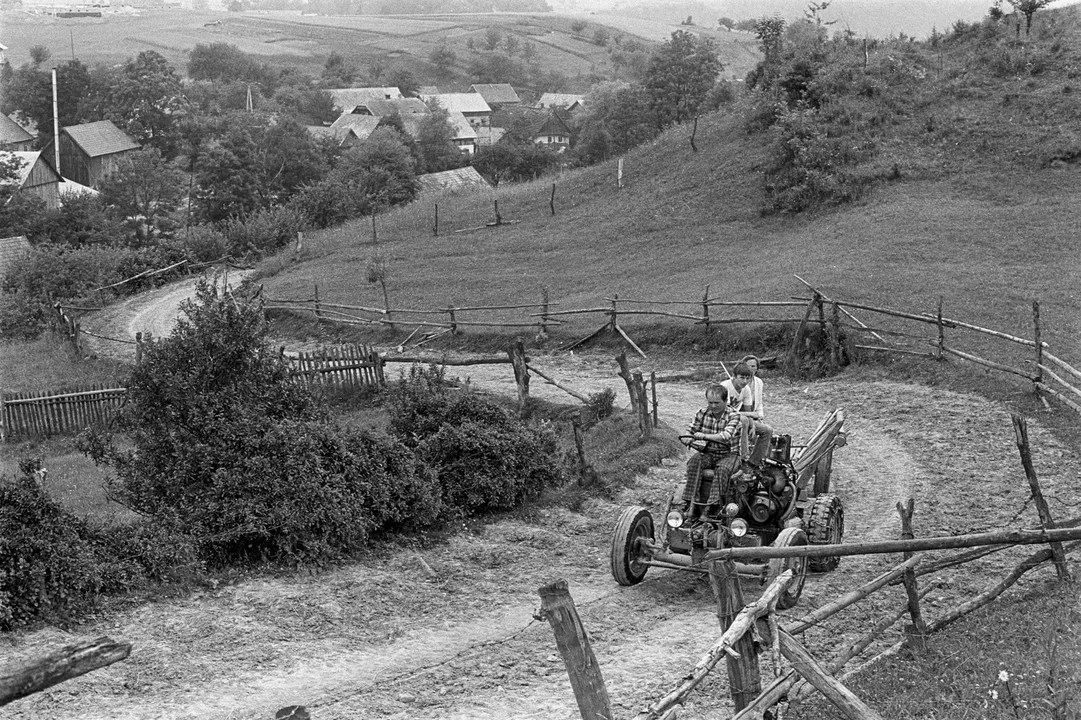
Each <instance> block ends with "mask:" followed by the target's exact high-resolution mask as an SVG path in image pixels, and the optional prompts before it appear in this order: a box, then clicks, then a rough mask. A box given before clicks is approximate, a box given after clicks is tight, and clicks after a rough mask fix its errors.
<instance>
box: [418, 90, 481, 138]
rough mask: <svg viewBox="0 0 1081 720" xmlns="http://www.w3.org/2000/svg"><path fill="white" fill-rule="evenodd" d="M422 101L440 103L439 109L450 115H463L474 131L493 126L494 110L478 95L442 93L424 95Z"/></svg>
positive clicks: (429, 103)
mask: <svg viewBox="0 0 1081 720" xmlns="http://www.w3.org/2000/svg"><path fill="white" fill-rule="evenodd" d="M421 100H423V101H424V102H426V103H428V106H429V107H431V105H432V103H438V105H439V107H441V108H443V109H444V110H446V111H448V112H450V113H456V112H458V113H461V114H462V115H464V116H465V119H466V120H468V121H469V124H470V125H472V126H473V129H474V130H480V129H482V128H488V127H490V125H491V117H492V108H490V107H488V103H486V102H484V98H483V97H481V96H480V94H478V93H440V94H439V95H423V96H421Z"/></svg>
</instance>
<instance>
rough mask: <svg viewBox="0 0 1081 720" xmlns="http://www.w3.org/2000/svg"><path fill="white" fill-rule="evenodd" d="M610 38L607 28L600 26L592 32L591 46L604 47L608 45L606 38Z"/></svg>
mask: <svg viewBox="0 0 1081 720" xmlns="http://www.w3.org/2000/svg"><path fill="white" fill-rule="evenodd" d="M610 37H611V33H610V32H608V28H606V27H604V26H603V25H602V26H601V27H598V28H597V29H596V30H594V31H593V44H594V45H600V46H601V47H604V46H605V45H607V44H608V38H610Z"/></svg>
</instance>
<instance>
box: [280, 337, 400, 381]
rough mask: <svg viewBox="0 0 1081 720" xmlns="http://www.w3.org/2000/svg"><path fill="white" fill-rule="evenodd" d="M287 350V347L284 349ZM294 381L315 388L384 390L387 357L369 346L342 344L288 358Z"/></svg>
mask: <svg viewBox="0 0 1081 720" xmlns="http://www.w3.org/2000/svg"><path fill="white" fill-rule="evenodd" d="M283 350H284V348H283ZM286 360H287V361H288V362H289V364H290V366H291V367H292V369H291V370H290V373H291V374H292V376H293V377H294V378H297V379H299V380H301V381H302V382H307V383H310V384H315V385H335V386H338V387H348V388H359V387H372V388H382V387H384V386H385V385H386V377H385V376H384V374H383V365H384V362H383V358H382V357H380V355H379V353H378V352H376V351H375V349H373V348H371V347H369V346H367V345H341V346H337V347H324V348H321V349H319V350H314V351H304V352H299V353H297V354H296V355H293V356H286Z"/></svg>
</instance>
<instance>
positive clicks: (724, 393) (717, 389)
mask: <svg viewBox="0 0 1081 720" xmlns="http://www.w3.org/2000/svg"><path fill="white" fill-rule="evenodd" d="M710 395H712V396H714V397H716V396H717V395H720V396H721V399H722V400H724V401H725V402H727V401H728V388H726V387H725V386H724V385H710V386H709V387H708V388H706V400H709V397H710Z"/></svg>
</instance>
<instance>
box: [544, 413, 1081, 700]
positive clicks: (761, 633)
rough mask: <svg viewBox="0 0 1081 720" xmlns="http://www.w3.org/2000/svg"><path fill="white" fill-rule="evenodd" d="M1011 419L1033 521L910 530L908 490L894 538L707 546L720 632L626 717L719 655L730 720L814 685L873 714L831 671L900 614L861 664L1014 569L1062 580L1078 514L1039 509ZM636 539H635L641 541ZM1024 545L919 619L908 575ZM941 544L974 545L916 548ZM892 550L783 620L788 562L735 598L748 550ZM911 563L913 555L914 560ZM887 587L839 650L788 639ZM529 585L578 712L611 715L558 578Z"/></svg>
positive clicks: (696, 681) (927, 628)
mask: <svg viewBox="0 0 1081 720" xmlns="http://www.w3.org/2000/svg"><path fill="white" fill-rule="evenodd" d="M1013 423H1014V430H1015V434H1016V437H1017V447H1018V452H1019V453H1020V456H1021V462H1022V465H1023V466H1024V468H1025V474H1026V476H1027V479H1028V482H1029V488H1030V491H1031V493H1032V497H1033V499H1034V500H1035V504H1036V507H1037V508H1038V512H1039V515H1040V522H1041V526H1042V527H1041V529H1039V530H1020V529H1012V530H1001V531H992V532H985V533H976V534H969V535H955V536H946V537H937V538H916V537H915V536H914V534H913V530H912V516H913V510H914V502H913V501H912V500H911V499H910V500H909V501H908V502H907V503H906V504H902V503H897V511H898V513H899V514H900V516H901V539H899V540H890V541H879V542H871V543H862V544H842V545H802V546H789V547H772V546H771V547H753V548H751V547H746V548H738V547H737V548H720V549H716V550H711V551H709V552H707V553H706V555H705V559H704V561H703V564H704V565H705V567H704V568H702V569H703V570H704V571H705V572H707V573H708V574H709V576H710V585H711V587H712V589H713V593H714V597H715V599H716V602H717V616H718V618H719V620H720V622H721V631H722V634H721V635H720V637H719V638H718V639H717V641H716V642H714V644H713V645H712V646H711V647H710V648H709V650H707V652H706V653H705V654H704V655H703V656H702V657H701V658H700V659H699V660H698V662H697V663H695V665H694V666H693V667H692V668H691V669H690V671H689V672H688V673H687V674H685V675H684V676H683V677H682V679H681V680H680V682H679V684H678V685H677V686H676V687H675V688H673V689H672V690H671V691H669V692H667V693H665V694H664V695H663V696H661V697H660V698H658V699H657V700H655V701H654V702H652V703H651V704H650V705H649V706H648V707H646V708H644V709H643V710H641V711H640V712H639V713H637V714H636V715H634V716H633V717H634V718H635V720H672V719H673V718H675V717H676V715H677V713H678V709H679V705H681V704H682V703H683V702H684V701H685V700H686V699H687V697H688V696H689V695H690V694H691V693H692V692H693V691H694V690H695V689H696V688H697V687H698V686H699V685H700V684H701V683H702V682H703V681H704V680H705V679H706V677H708V676H709V674H710V673H711V672H712V671H713V669H714V668H715V667H716V666H717V665H718V664H719V663H720V662H721V660H722V659H723V660H725V662H726V665H727V670H728V681H729V686H730V692H731V696H732V701H733V704H734V706H735V714H734V715H733V716H732V720H751V718H761V717H763V714H764V713H766V712H767V711H769V709H770V708H771V707H773V706H774V705H776V704H777V703H778V702H781V701H782V700H784V699H786V698H787V699H788V701H789V702H790V703H791V702H797V701H799V700H800V699H802V698H805V697H806V696H808V695H809V694H810V693H812V692H814V691H817V692H819V693H821V694H822V695H823V696H824V697H825V698H826V699H827V700H828V701H829V702H830V703H832V704H833V705H834V708H835V709H836V710H837V712H838V713H839V714H840V716H842V717H845V718H848V719H849V720H880V718H881V717H882V716H881V715H880V714H879V713H878V712H876V711H875V710H874V709H873V708H872V707H871V706H870V705H868V704H867V703H866V702H864V701H863V700H862V699H861V698H859V697H857V696H856V695H855V694H854V693H853V692H852V691H851V690H849V689H848V688H847V687H846V686H845V685H844V681H845V680H847V678H848V677H849V675H850V674H851V673H850V674H846V675H841V674H840V673H841V672H842V671H843V670H844V668H845V666H846V665H847V664H848V663H849V662H851V661H852V660H853V659H855V658H857V657H859V656H860V655H861V654H862V653H864V652H865V651H866V650H867V649H868V648H870V647H871V646H872V645H873V644H874V643H875V641H876V640H879V639H880V638H881V637H882V636H883V634H884V633H885V632H886V631H888V630H889V629H890V628H891V627H893V626H894V625H896V624H897V623H898V622H899V621H900V620H901V619H902V618H904V617H905V616H908V618H909V619H910V621H911V622H910V623H909V624H908V625H907V626H906V627H905V628H904V633H903V639H902V640H900V641H898V642H897V643H894V644H893V645H891V646H890V647H889V648H888V649H886V650H885V651H884V652H881V653H879V654H878V655H876V656H875V657H874V658H872V659H871V660H870V661H868V662H867V663H865V664H864V665H863V666H862V667H866V665H868V664H870V663H873V662H874V661H875V660H877V659H879V658H882V657H886V656H889V655H892V654H895V653H897V652H899V651H900V650H902V649H904V648H908V649H909V650H911V651H912V652H917V653H918V652H920V651H922V650H923V649H924V648H926V646H927V643H928V638H929V636H931V635H932V634H933V633H934V632H936V631H938V630H941V629H942V628H944V627H946V626H947V625H949V624H951V623H953V622H955V621H957V620H958V619H960V618H962V617H964V616H965V615H966V614H968V613H970V612H972V611H974V610H977V609H979V608H981V607H984V606H985V605H987V604H989V603H991V602H993V601H994V600H995V599H996V598H998V597H999V596H1000V595H1001V594H1002V593H1003V592H1004V591H1005V590H1007V589H1008V588H1009V587H1010V586H1012V585H1013V584H1014V583H1016V582H1017V581H1018V580H1019V579H1020V578H1021V577H1022V575H1024V574H1025V573H1027V572H1029V571H1031V570H1033V569H1034V568H1037V567H1040V566H1041V565H1044V564H1045V563H1048V562H1051V563H1052V564H1053V565H1054V567H1055V570H1056V573H1057V575H1058V578H1059V580H1060V581H1062V582H1072V578H1071V576H1070V573H1069V571H1068V568H1067V564H1066V554H1067V552H1069V551H1070V550H1073V549H1075V548H1076V547H1077V546H1079V545H1081V527H1078V526H1081V519H1075V520H1070V521H1066V522H1063V523H1060V524H1057V525H1056V523H1055V521H1054V519H1053V518H1052V517H1051V515H1050V512H1049V511H1048V509H1047V503H1046V502H1045V501H1044V498H1043V494H1042V492H1041V490H1040V486H1039V481H1038V479H1037V477H1036V474H1035V471H1034V470H1033V469H1032V462H1031V454H1030V450H1029V444H1028V433H1027V425H1026V423H1025V421H1024V420H1023V419H1022V418H1020V417H1018V416H1016V415H1015V416H1014V417H1013ZM1068 540H1069V541H1074V542H1071V543H1070V544H1069V545H1063V542H1064V541H1068ZM645 541H646V540H645V539H643V542H645ZM1033 544H1045V545H1047V546H1048V547H1046V548H1044V549H1042V550H1039V551H1038V552H1036V553H1034V554H1032V555H1030V556H1028V557H1027V558H1025V559H1024V560H1022V561H1021V562H1020V563H1018V564H1017V565H1016V566H1015V567H1014V568H1013V569H1012V570H1011V571H1010V572H1009V573H1008V574H1007V575H1006V576H1005V577H1003V578H1002V579H1000V580H997V581H994V582H991V583H990V584H989V585H988V586H987V587H986V588H985V589H984V590H982V591H981V592H979V593H977V594H976V595H975V596H973V597H971V598H968V599H966V600H964V601H963V602H960V603H959V604H957V605H955V606H953V607H949V608H946V609H945V611H944V612H943V613H942V614H941V615H940V616H938V617H937V618H934V619H925V618H924V616H923V613H922V611H921V608H920V600H921V599H922V598H923V596H924V595H926V593H927V590H926V589H925V590H923V591H921V590H920V588H919V585H918V580H917V578H918V577H923V576H926V575H930V574H932V573H937V572H941V571H943V570H947V569H951V568H955V567H957V566H959V565H962V564H965V563H969V562H973V561H975V560H977V559H979V558H982V557H984V556H986V555H988V554H991V553H993V552H997V551H999V550H1002V549H1004V548H1006V547H1011V546H1020V545H1033ZM949 548H978V549H976V550H972V551H967V552H963V553H959V554H957V555H954V556H952V557H947V558H944V559H941V560H937V561H935V562H926V558H925V556H924V555H923V554H921V553H922V552H923V551H927V550H941V549H949ZM898 552H900V553H903V555H904V559H903V561H902V562H901V563H900V564H898V565H896V566H894V567H893V568H891V569H889V570H887V571H886V572H884V573H882V574H880V575H879V576H877V577H875V578H873V579H872V580H870V581H868V582H866V583H864V584H863V585H861V586H859V587H857V588H854V589H852V590H851V591H849V592H847V593H845V594H844V595H842V596H840V597H838V598H837V599H835V600H834V601H832V602H829V603H826V604H825V605H822V606H821V607H819V608H817V609H815V610H814V611H812V612H810V613H808V614H807V615H805V616H803V617H801V618H799V619H798V620H795V621H793V622H789V623H787V624H785V625H783V626H782V625H781V624H780V622H779V620H778V617H777V612H776V611H777V602H778V598H779V597H780V595H781V593H782V592H783V591H784V589H785V588H786V586H787V585H788V583H790V582H791V581H792V580H793V579H794V577H793V570H792V569H785V570H784V572H782V573H781V574H780V575H779V576H778V577H777V578H776V579H775V580H774V581H773V583H771V584H770V585H769V587H767V588H766V589H765V590H764V591H763V593H762V596H761V597H760V598H759V599H758V600H756V601H754V602H752V603H750V604H747V605H744V602H743V596H742V591H741V589H740V585H739V579H738V577H737V570H736V566H735V561H737V560H742V561H748V559H754V561H756V562H760V561H762V560H772V559H778V560H786V559H788V558H810V557H839V556H846V555H849V556H850V555H868V554H887V553H889V554H892V553H898ZM921 563H923V564H922V566H921ZM917 568H918V569H917ZM888 586H903V590H904V597H903V599H901V600H900V602H899V603H898V606H897V609H896V610H894V611H891V612H889V613H888V614H886V615H885V616H883V617H882V618H880V619H878V620H877V621H876V622H874V623H873V625H872V626H871V627H870V629H869V630H868V631H867V632H866V633H864V634H863V635H862V636H861V637H859V638H858V639H857V640H856V641H855V642H853V643H847V642H846V645H845V646H844V649H843V650H842V652H841V653H840V654H839V655H838V656H837V657H835V658H833V659H832V660H830V661H829V662H821V661H819V660H818V659H816V658H815V657H814V656H813V654H812V653H811V652H810V651H809V650H808V649H807V648H806V647H804V646H803V645H802V644H801V643H800V642H798V641H797V640H796V636H797V635H798V634H799V633H802V632H804V631H805V630H807V629H809V628H811V627H814V626H816V625H819V624H820V623H822V622H823V621H824V620H826V619H827V618H830V617H832V616H834V615H836V614H837V613H839V612H841V611H843V610H845V609H847V608H849V607H852V606H854V605H855V604H857V603H858V602H860V601H861V600H864V599H866V598H867V597H869V596H870V595H872V594H874V593H876V592H878V591H880V590H883V589H884V588H887V587H888ZM538 593H539V595H540V597H541V611H540V617H542V618H544V619H546V620H547V621H548V622H549V623H550V624H551V626H552V631H553V633H554V635H555V642H556V647H557V648H558V649H559V651H560V654H561V655H562V657H563V660H564V664H565V665H566V669H567V673H568V675H569V676H570V681H571V689H572V690H573V692H574V695H575V700H576V701H577V703H578V708H579V712H580V714H581V716H582V718H583V720H602V719H603V720H611V719H612V718H614V717H616V715H615V714H614V713H613V711H612V702H611V700H610V698H609V696H608V691H607V688H606V687H605V684H604V678H603V676H602V672H601V670H602V669H601V667H600V665H599V664H598V663H597V660H596V658H595V657H594V655H593V651H592V649H591V647H590V642H589V635H588V633H587V632H586V629H585V627H584V626H583V624H582V621H581V619H580V618H579V616H578V614H577V611H576V610H575V607H574V602H573V600H572V599H571V597H570V592H569V589H568V587H567V584H566V582H564V581H562V580H559V581H556V582H554V583H551V584H549V585H545V586H543V587H541V588H539V590H538ZM849 628H851V626H849ZM758 644H764V645H766V646H771V647H770V651H771V652H770V655H771V656H772V660H773V671H774V677H773V679H772V681H769V682H768V683H766V685H765V686H764V687H763V681H762V676H761V673H760V670H759V653H758V648H757V647H756V645H758ZM782 657H783V658H784V659H785V660H787V661H788V664H789V668H788V669H787V670H786V669H784V668H783V667H782V664H783V662H782ZM853 672H855V671H853ZM1051 691H1052V692H1053V693H1054V692H1055V691H1056V689H1055V688H1051Z"/></svg>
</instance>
